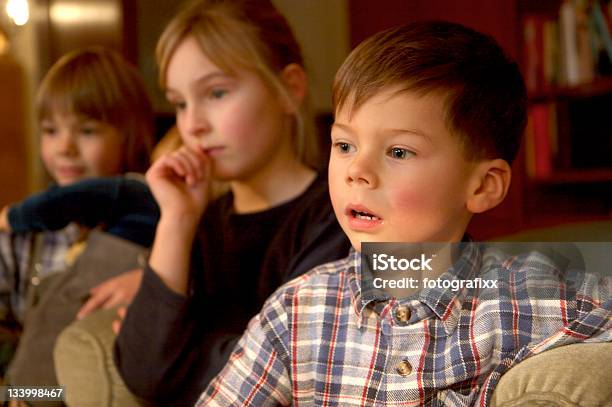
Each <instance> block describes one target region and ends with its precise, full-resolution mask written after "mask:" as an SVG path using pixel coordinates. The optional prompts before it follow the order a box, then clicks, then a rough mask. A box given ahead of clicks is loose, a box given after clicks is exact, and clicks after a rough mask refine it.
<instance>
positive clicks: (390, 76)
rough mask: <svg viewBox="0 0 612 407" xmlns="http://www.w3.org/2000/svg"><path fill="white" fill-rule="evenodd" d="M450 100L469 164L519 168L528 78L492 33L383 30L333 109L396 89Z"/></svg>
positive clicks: (336, 94)
mask: <svg viewBox="0 0 612 407" xmlns="http://www.w3.org/2000/svg"><path fill="white" fill-rule="evenodd" d="M395 86H399V87H400V90H399V92H416V93H418V94H421V95H424V94H427V93H430V92H438V93H441V94H442V95H444V96H445V99H446V102H445V104H446V109H445V110H446V125H447V126H448V128H449V129H450V130H451V131H452V132H454V133H455V134H458V136H459V137H460V140H461V142H462V145H463V146H464V151H465V152H466V155H467V157H468V158H469V159H474V160H476V159H482V158H503V159H504V160H506V161H507V162H508V163H512V161H513V159H514V157H515V156H516V154H517V151H518V148H519V146H520V141H521V137H522V134H523V132H524V129H525V125H526V122H527V114H526V110H527V95H526V90H525V84H524V81H523V77H522V76H521V73H520V71H519V68H518V65H517V64H516V62H514V61H512V60H511V59H510V58H509V57H508V56H507V55H506V54H505V53H504V51H503V50H502V48H501V47H500V46H499V45H498V44H497V43H496V42H495V40H494V39H493V38H491V37H490V36H487V35H485V34H482V33H479V32H477V31H474V30H472V29H470V28H467V27H464V26H462V25H460V24H455V23H450V22H444V21H432V22H415V23H410V24H406V25H403V26H400V27H396V28H391V29H388V30H385V31H382V32H379V33H377V34H375V35H373V36H372V37H370V38H368V39H366V40H365V41H364V42H362V43H361V44H360V45H359V46H357V48H355V50H353V52H351V54H350V55H349V56H348V58H347V59H346V60H345V61H344V63H343V64H342V66H341V67H340V69H339V70H338V73H337V74H336V78H335V80H334V85H333V93H332V98H333V107H334V112H335V113H336V114H337V113H338V112H339V111H340V110H341V109H348V111H349V114H350V112H351V111H354V110H357V109H358V108H359V107H360V106H361V105H362V104H363V103H364V102H365V101H367V100H368V99H369V98H371V97H372V96H374V95H375V94H377V93H379V92H381V91H382V90H386V89H389V88H391V87H395Z"/></svg>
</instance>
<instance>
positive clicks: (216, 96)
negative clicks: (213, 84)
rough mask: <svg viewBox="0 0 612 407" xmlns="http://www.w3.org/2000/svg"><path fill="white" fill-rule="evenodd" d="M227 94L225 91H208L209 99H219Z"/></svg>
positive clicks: (218, 89)
mask: <svg viewBox="0 0 612 407" xmlns="http://www.w3.org/2000/svg"><path fill="white" fill-rule="evenodd" d="M226 94H227V90H226V89H220V88H217V89H213V90H211V91H210V95H209V97H210V98H211V99H221V98H222V97H223V96H225V95H226Z"/></svg>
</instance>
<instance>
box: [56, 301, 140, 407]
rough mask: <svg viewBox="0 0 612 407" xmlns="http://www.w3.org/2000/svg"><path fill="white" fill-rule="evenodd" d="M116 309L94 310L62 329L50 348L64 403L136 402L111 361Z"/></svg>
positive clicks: (117, 406)
mask: <svg viewBox="0 0 612 407" xmlns="http://www.w3.org/2000/svg"><path fill="white" fill-rule="evenodd" d="M116 317H117V311H116V309H111V310H100V311H96V312H94V313H92V314H90V315H89V316H87V317H85V318H84V319H82V320H80V321H76V322H74V323H73V324H71V325H70V326H69V327H68V328H66V329H65V330H64V331H63V332H62V333H61V334H60V336H59V337H58V338H57V342H56V345H55V351H54V355H53V356H54V360H55V372H56V374H57V378H58V382H59V383H60V384H61V385H63V386H65V389H66V404H67V405H68V406H76V407H81V406H82V407H94V406H96V407H97V406H100V407H102V406H104V407H131V406H138V405H140V403H139V402H138V401H137V400H136V398H135V397H134V396H133V395H132V394H131V393H130V392H129V390H128V389H127V388H126V386H125V384H124V383H123V380H121V377H120V376H119V373H118V372H117V369H116V368H115V364H114V362H113V353H112V352H113V343H114V340H115V333H114V332H113V331H112V322H113V320H114V319H116Z"/></svg>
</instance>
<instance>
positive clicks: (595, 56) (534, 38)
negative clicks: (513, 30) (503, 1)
mask: <svg viewBox="0 0 612 407" xmlns="http://www.w3.org/2000/svg"><path fill="white" fill-rule="evenodd" d="M610 21H612V1H606V2H602V1H598V0H591V1H587V0H564V1H562V2H561V4H560V6H559V12H558V14H550V13H543V12H532V13H526V14H524V15H523V17H522V29H523V69H524V73H525V82H526V85H527V89H528V90H529V92H530V93H532V94H533V93H538V92H546V91H549V90H551V89H554V88H557V87H572V86H577V85H581V84H585V83H590V82H592V81H593V80H594V79H595V78H596V77H598V76H601V75H609V74H612V34H611V31H610V28H611V25H610Z"/></svg>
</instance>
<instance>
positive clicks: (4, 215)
mask: <svg viewBox="0 0 612 407" xmlns="http://www.w3.org/2000/svg"><path fill="white" fill-rule="evenodd" d="M8 211H9V206H8V205H6V206H5V207H4V208H2V211H0V232H10V231H11V225H10V223H9V221H8Z"/></svg>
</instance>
